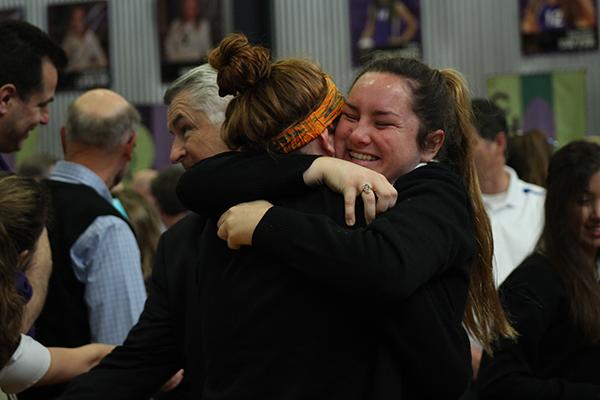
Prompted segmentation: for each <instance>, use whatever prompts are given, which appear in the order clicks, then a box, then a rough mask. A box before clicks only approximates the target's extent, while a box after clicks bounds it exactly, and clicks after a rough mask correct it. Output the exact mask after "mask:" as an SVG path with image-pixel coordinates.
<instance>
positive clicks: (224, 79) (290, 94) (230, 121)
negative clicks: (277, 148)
mask: <svg viewBox="0 0 600 400" xmlns="http://www.w3.org/2000/svg"><path fill="white" fill-rule="evenodd" d="M208 62H209V64H210V65H211V66H212V67H213V68H215V69H216V70H217V71H218V75H217V83H218V85H219V95H221V96H226V95H234V96H235V97H234V98H233V100H231V102H230V103H229V105H228V106H227V111H226V112H225V122H224V123H223V128H222V129H223V135H224V137H223V138H224V140H225V143H227V145H228V146H229V147H230V148H234V149H243V150H267V151H273V150H274V148H273V146H272V144H271V141H272V140H273V139H274V138H275V137H277V135H279V134H280V133H281V132H283V131H285V130H286V129H287V128H289V127H290V126H293V125H295V124H296V123H298V122H300V121H302V120H303V119H304V118H306V116H307V115H309V114H310V113H311V112H312V111H313V110H314V109H316V108H317V107H318V106H319V105H320V104H321V102H322V101H323V99H324V98H325V96H326V94H327V82H326V74H325V73H324V72H323V71H321V69H320V68H319V67H318V66H317V65H315V64H314V63H312V62H310V61H307V60H301V59H291V58H289V59H285V60H281V61H276V62H274V63H271V60H270V54H269V50H267V49H266V48H264V47H261V46H254V45H251V44H250V43H249V42H248V39H247V38H246V36H244V35H243V34H239V33H234V34H230V35H228V36H227V37H226V38H225V39H223V40H222V41H221V43H220V45H219V47H217V48H216V49H214V50H213V51H211V53H210V54H209V56H208Z"/></svg>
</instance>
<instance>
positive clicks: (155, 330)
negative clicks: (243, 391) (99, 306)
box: [60, 214, 205, 399]
mask: <svg viewBox="0 0 600 400" xmlns="http://www.w3.org/2000/svg"><path fill="white" fill-rule="evenodd" d="M204 224H205V219H204V218H203V217H200V216H198V215H196V214H190V215H189V216H187V217H185V218H184V219H183V220H181V221H180V222H179V223H177V224H176V225H175V226H173V227H172V228H171V229H169V230H168V231H167V232H165V233H164V234H163V235H162V237H161V239H160V241H159V245H158V250H157V254H156V260H155V267H154V271H153V275H152V279H151V281H150V288H149V291H150V293H149V296H148V300H147V301H146V305H145V306H144V311H143V312H142V314H141V316H140V319H139V321H138V323H137V324H136V325H135V326H134V327H133V328H132V329H131V331H130V332H129V335H128V336H127V339H126V340H125V343H124V344H123V345H122V346H119V347H117V348H116V349H115V350H114V351H113V352H112V353H111V354H110V355H109V356H108V357H106V358H105V359H104V360H103V361H102V362H101V363H100V365H98V366H97V367H96V368H95V369H93V370H92V371H91V372H90V373H88V374H84V375H82V376H80V377H79V378H77V379H76V380H75V381H73V382H72V383H71V385H70V386H69V388H68V390H67V391H66V392H65V393H64V394H63V396H62V397H60V398H61V399H148V398H150V396H152V395H153V394H154V393H155V392H156V391H157V390H158V388H160V386H161V385H162V384H163V383H164V382H165V381H166V380H167V379H169V377H171V376H172V375H173V374H174V373H175V372H176V371H178V370H179V369H180V368H184V369H185V370H186V375H185V379H184V381H183V383H182V384H181V385H180V388H178V392H179V396H180V397H179V398H185V396H186V395H185V393H188V392H190V391H191V390H192V385H193V384H194V383H195V382H192V381H191V378H194V377H197V376H198V375H197V371H198V364H199V361H200V360H201V357H200V356H199V353H198V350H197V347H198V345H199V341H198V337H199V330H200V326H199V315H198V313H197V310H198V290H197V287H196V285H197V272H198V268H197V267H198V264H197V261H198V258H197V250H198V246H197V241H198V238H199V237H200V234H201V232H202V230H203V229H204Z"/></svg>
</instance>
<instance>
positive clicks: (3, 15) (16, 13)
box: [0, 7, 25, 21]
mask: <svg viewBox="0 0 600 400" xmlns="http://www.w3.org/2000/svg"><path fill="white" fill-rule="evenodd" d="M8 19H12V20H17V21H25V9H23V8H22V7H14V8H0V21H6V20H8Z"/></svg>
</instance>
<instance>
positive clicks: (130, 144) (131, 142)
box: [124, 131, 137, 161]
mask: <svg viewBox="0 0 600 400" xmlns="http://www.w3.org/2000/svg"><path fill="white" fill-rule="evenodd" d="M136 142H137V132H135V131H134V132H133V134H132V135H131V136H130V137H129V139H127V141H126V142H125V145H124V154H125V158H126V159H127V161H131V159H132V158H133V150H134V149H135V143H136Z"/></svg>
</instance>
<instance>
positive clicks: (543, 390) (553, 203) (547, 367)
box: [478, 141, 600, 399]
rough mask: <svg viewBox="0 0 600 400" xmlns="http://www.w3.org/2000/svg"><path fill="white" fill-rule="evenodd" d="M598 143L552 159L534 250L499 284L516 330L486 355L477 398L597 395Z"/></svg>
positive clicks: (569, 149)
mask: <svg viewBox="0 0 600 400" xmlns="http://www.w3.org/2000/svg"><path fill="white" fill-rule="evenodd" d="M599 249H600V146H599V145H597V144H594V143H590V142H585V141H580V142H573V143H570V144H568V145H566V146H565V147H563V148H562V149H560V150H559V151H558V152H556V154H554V156H553V157H552V159H551V160H550V167H549V171H548V180H547V193H546V204H545V224H544V229H543V232H542V236H541V238H540V241H539V243H538V246H537V249H536V251H535V252H534V253H533V254H532V255H531V256H530V257H528V258H527V259H525V261H523V263H522V264H521V265H520V266H519V267H517V268H516V269H515V270H514V271H513V273H512V274H511V275H510V276H509V277H508V278H507V279H506V281H505V282H504V283H503V284H502V286H501V287H500V291H501V293H502V296H503V299H504V303H505V306H506V308H507V311H508V312H509V314H510V315H511V317H512V319H513V321H514V324H515V327H516V329H517V330H518V331H519V334H520V335H519V338H518V340H517V341H505V340H500V341H498V342H497V343H496V344H495V357H494V358H489V357H487V356H484V357H483V360H482V364H481V370H480V374H479V380H478V385H479V386H480V392H481V393H480V398H481V399H497V398H498V399H500V398H502V399H505V398H510V397H515V396H516V397H519V398H528V399H542V398H543V399H559V398H561V399H568V398H572V399H597V398H598V396H599V395H600V375H599V374H598V371H600V285H599V284H598V281H599V280H600V279H599V278H600V275H599V272H600V271H599V267H598V250H599Z"/></svg>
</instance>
